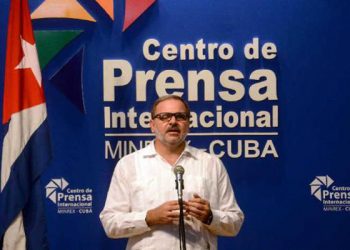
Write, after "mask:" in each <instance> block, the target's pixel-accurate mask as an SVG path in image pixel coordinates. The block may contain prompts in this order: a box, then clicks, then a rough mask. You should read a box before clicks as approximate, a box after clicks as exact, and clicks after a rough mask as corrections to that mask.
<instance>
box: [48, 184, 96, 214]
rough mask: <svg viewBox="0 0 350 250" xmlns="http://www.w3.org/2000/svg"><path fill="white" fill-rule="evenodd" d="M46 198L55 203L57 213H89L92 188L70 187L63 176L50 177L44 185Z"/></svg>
mask: <svg viewBox="0 0 350 250" xmlns="http://www.w3.org/2000/svg"><path fill="white" fill-rule="evenodd" d="M45 189H46V198H48V199H49V200H51V201H52V202H53V203H54V204H56V205H57V213H59V214H76V213H79V214H91V213H92V200H93V196H92V189H91V188H71V187H69V183H68V181H66V180H65V179H64V178H59V179H52V180H51V181H50V182H49V183H48V184H47V185H46V187H45Z"/></svg>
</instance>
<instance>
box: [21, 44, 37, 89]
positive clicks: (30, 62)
mask: <svg viewBox="0 0 350 250" xmlns="http://www.w3.org/2000/svg"><path fill="white" fill-rule="evenodd" d="M21 44H22V50H23V53H24V56H23V58H22V60H21V62H20V63H19V64H18V65H17V66H16V68H15V69H31V70H32V72H33V74H34V76H35V79H36V80H37V81H38V84H39V86H40V87H41V72H40V65H39V60H38V54H37V50H36V45H35V44H34V45H32V44H30V43H28V42H27V41H26V40H24V39H23V38H22V37H21Z"/></svg>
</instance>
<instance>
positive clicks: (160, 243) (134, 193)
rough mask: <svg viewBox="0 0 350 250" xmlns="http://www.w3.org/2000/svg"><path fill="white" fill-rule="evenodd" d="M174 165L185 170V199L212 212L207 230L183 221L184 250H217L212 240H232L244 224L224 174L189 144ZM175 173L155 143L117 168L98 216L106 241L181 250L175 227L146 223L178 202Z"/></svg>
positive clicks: (143, 249) (209, 157) (218, 165)
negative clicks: (204, 203)
mask: <svg viewBox="0 0 350 250" xmlns="http://www.w3.org/2000/svg"><path fill="white" fill-rule="evenodd" d="M176 165H181V166H183V167H184V169H185V173H184V175H183V178H184V191H183V199H184V200H185V201H187V200H188V199H190V198H193V194H195V193H197V194H198V195H199V196H201V198H203V199H205V200H207V201H209V202H210V207H211V210H212V213H213V220H212V223H211V224H210V225H206V224H204V223H202V222H200V221H199V220H197V219H195V218H194V217H191V218H187V219H186V220H185V227H186V248H187V250H194V249H198V250H203V249H217V237H216V235H224V236H235V235H236V234H237V233H238V232H239V230H240V228H241V225H242V223H243V219H244V215H243V213H242V211H241V210H240V208H239V206H238V204H237V202H236V199H235V196H234V193H233V189H232V186H231V183H230V179H229V176H228V174H227V172H226V169H225V167H224V166H223V164H222V162H221V161H220V160H219V159H218V158H217V157H216V156H213V155H210V154H208V153H206V152H203V151H201V150H199V149H196V148H194V147H191V146H189V145H186V147H185V150H184V151H183V153H182V154H181V156H180V157H179V159H178V160H177V162H176V164H175V166H176ZM173 168H174V166H172V165H170V164H169V163H168V162H166V161H165V160H164V159H163V158H162V157H161V156H160V155H159V154H158V153H157V152H156V150H155V148H154V142H152V143H151V144H150V145H148V146H147V147H145V148H143V149H141V150H139V151H136V152H134V153H132V154H130V155H127V156H125V157H123V158H122V159H121V160H120V161H119V162H118V163H117V166H116V168H115V170H114V173H113V176H112V180H111V184H110V187H109V191H108V195H107V199H106V203H105V207H104V209H103V210H102V212H101V214H100V219H101V222H102V224H103V227H104V230H105V232H106V234H107V235H108V237H110V238H122V237H128V238H129V240H128V244H127V248H126V249H132V250H136V249H140V250H151V249H152V250H164V249H167V250H177V249H179V244H180V243H179V237H178V225H175V224H171V225H156V226H151V227H149V226H148V225H147V223H146V221H145V218H146V213H147V211H148V210H150V209H153V208H155V207H158V206H159V205H161V204H163V203H164V202H166V201H169V200H177V192H176V189H175V175H174V172H173Z"/></svg>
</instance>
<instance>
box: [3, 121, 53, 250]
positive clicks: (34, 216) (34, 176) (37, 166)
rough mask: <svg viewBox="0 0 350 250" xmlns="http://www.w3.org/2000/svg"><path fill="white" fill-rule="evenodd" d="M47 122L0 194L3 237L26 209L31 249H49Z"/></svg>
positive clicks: (48, 152) (36, 135) (25, 218)
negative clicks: (43, 178)
mask: <svg viewBox="0 0 350 250" xmlns="http://www.w3.org/2000/svg"><path fill="white" fill-rule="evenodd" d="M48 131H49V130H48V125H47V119H46V120H45V121H44V122H43V123H42V124H41V125H40V127H39V128H38V129H37V130H36V131H35V132H34V133H33V135H32V136H31V138H30V139H29V141H28V143H27V145H26V146H25V148H24V150H23V151H22V152H21V154H20V155H19V157H18V158H17V159H16V161H15V162H14V164H13V166H12V169H11V174H10V177H9V180H8V182H7V183H6V186H5V187H4V189H3V191H2V192H1V194H0V201H1V202H0V219H1V223H0V238H2V237H3V235H4V233H5V231H6V229H7V228H8V226H9V225H10V224H11V223H12V221H13V220H14V219H15V218H16V217H17V215H18V214H19V213H20V211H21V210H23V220H24V228H25V233H26V238H27V249H38V250H39V249H48V243H47V240H46V223H45V212H44V204H43V200H44V195H43V194H42V191H41V187H40V175H41V174H42V173H43V171H44V170H45V168H46V167H47V165H48V163H49V160H50V159H51V146H50V145H51V144H50V139H49V138H50V137H49V132H48Z"/></svg>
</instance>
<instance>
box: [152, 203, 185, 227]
mask: <svg viewBox="0 0 350 250" xmlns="http://www.w3.org/2000/svg"><path fill="white" fill-rule="evenodd" d="M179 215H180V207H179V203H178V201H177V200H174V201H167V202H165V203H163V204H162V205H160V206H159V207H156V208H153V209H151V210H148V211H147V215H146V219H145V220H146V223H147V225H148V226H154V225H165V224H172V223H174V222H178V221H179Z"/></svg>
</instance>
